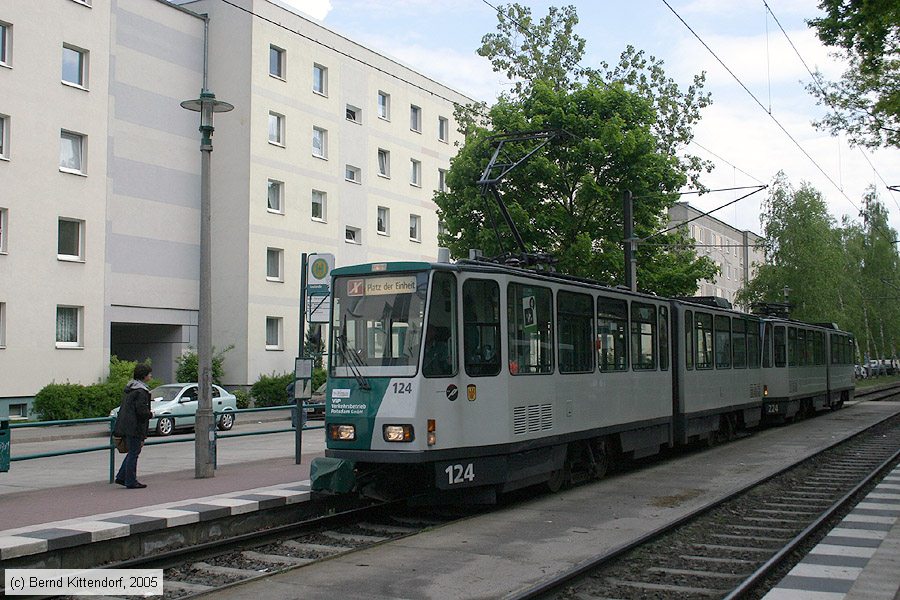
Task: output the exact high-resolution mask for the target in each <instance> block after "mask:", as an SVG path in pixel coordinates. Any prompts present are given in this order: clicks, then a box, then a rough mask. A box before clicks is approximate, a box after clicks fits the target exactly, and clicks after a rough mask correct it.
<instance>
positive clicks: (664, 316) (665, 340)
mask: <svg viewBox="0 0 900 600" xmlns="http://www.w3.org/2000/svg"><path fill="white" fill-rule="evenodd" d="M659 369H660V370H661V371H668V370H669V309H668V308H666V307H665V306H660V307H659Z"/></svg>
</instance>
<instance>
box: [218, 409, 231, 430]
mask: <svg viewBox="0 0 900 600" xmlns="http://www.w3.org/2000/svg"><path fill="white" fill-rule="evenodd" d="M232 427H234V415H233V414H231V413H225V414H224V415H222V416H221V417H219V431H228V430H229V429H231V428H232Z"/></svg>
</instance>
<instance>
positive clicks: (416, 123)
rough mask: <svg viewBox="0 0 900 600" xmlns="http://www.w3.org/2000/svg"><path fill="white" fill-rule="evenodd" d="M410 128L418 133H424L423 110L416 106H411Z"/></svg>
mask: <svg viewBox="0 0 900 600" xmlns="http://www.w3.org/2000/svg"><path fill="white" fill-rule="evenodd" d="M409 128H410V129H412V130H413V131H415V132H416V133H422V109H421V108H419V107H418V106H416V105H415V104H410V106H409Z"/></svg>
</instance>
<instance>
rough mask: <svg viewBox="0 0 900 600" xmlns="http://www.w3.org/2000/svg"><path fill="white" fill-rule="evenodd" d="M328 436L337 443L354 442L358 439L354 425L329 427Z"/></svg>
mask: <svg viewBox="0 0 900 600" xmlns="http://www.w3.org/2000/svg"><path fill="white" fill-rule="evenodd" d="M328 435H329V437H330V438H331V439H332V440H334V441H337V442H352V441H353V440H355V439H356V427H355V426H354V425H329V427H328Z"/></svg>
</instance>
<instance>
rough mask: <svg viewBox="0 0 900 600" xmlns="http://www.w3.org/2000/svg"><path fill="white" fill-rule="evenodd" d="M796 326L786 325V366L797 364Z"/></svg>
mask: <svg viewBox="0 0 900 600" xmlns="http://www.w3.org/2000/svg"><path fill="white" fill-rule="evenodd" d="M798 354H799V352H798V351H797V328H796V327H788V366H789V367H796V366H797V355H798Z"/></svg>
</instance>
